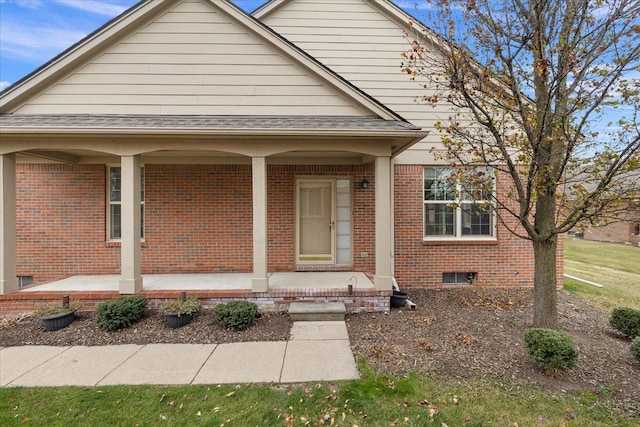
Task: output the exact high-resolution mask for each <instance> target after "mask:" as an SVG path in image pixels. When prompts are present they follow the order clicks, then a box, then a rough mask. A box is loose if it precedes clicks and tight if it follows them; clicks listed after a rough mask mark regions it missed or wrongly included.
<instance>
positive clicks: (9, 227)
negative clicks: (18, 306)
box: [0, 154, 18, 295]
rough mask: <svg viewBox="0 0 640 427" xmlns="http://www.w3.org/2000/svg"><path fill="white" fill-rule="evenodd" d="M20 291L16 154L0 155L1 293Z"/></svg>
mask: <svg viewBox="0 0 640 427" xmlns="http://www.w3.org/2000/svg"><path fill="white" fill-rule="evenodd" d="M17 291H18V277H17V276H16V155H15V154H2V155H0V295H5V294H10V293H11V292H17Z"/></svg>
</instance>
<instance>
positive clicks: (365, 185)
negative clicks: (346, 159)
mask: <svg viewBox="0 0 640 427" xmlns="http://www.w3.org/2000/svg"><path fill="white" fill-rule="evenodd" d="M360 185H362V188H367V187H368V186H369V180H368V179H367V178H362V182H360Z"/></svg>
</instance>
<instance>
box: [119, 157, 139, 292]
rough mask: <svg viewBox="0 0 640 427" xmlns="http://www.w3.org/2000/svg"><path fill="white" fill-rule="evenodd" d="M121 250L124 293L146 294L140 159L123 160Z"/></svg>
mask: <svg viewBox="0 0 640 427" xmlns="http://www.w3.org/2000/svg"><path fill="white" fill-rule="evenodd" d="M120 166H121V171H122V175H121V192H120V194H121V199H120V200H121V207H120V209H121V211H120V215H121V217H120V221H121V223H122V228H121V232H122V237H121V247H120V284H119V288H120V293H121V294H135V293H138V292H140V291H141V290H142V274H141V271H142V268H141V261H140V259H141V250H140V238H141V236H140V227H141V218H140V198H141V194H140V184H141V182H140V156H122V158H121V160H120Z"/></svg>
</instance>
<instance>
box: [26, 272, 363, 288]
mask: <svg viewBox="0 0 640 427" xmlns="http://www.w3.org/2000/svg"><path fill="white" fill-rule="evenodd" d="M142 278H143V290H145V291H170V290H171V291H174V290H178V291H182V290H184V291H190V290H191V291H193V290H209V291H211V290H245V291H250V290H251V278H252V274H251V273H211V274H195V273H194V274H144V275H143V276H142ZM119 279H120V276H119V275H117V274H108V275H90V276H89V275H87V276H71V277H67V278H66V279H62V280H57V281H55V282H50V283H45V284H42V285H34V286H29V287H26V288H24V289H21V290H20V292H41V291H47V292H57V291H62V292H67V291H81V292H88V291H89V292H91V291H115V292H117V291H118V281H119ZM349 284H352V285H353V288H354V290H363V289H367V290H373V289H374V286H373V282H371V280H370V279H369V278H368V277H367V275H366V274H365V273H362V272H353V271H339V272H337V271H326V272H283V273H271V274H270V276H269V289H278V290H282V289H347V286H348V285H349Z"/></svg>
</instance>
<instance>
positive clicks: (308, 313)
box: [289, 302, 347, 321]
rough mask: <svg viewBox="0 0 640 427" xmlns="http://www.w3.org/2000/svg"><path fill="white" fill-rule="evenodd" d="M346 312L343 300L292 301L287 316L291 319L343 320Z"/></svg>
mask: <svg viewBox="0 0 640 427" xmlns="http://www.w3.org/2000/svg"><path fill="white" fill-rule="evenodd" d="M346 312H347V308H346V307H345V305H344V303H343V302H292V303H291V304H289V317H291V320H293V321H323V320H324V321H332V320H344V315H345V313H346Z"/></svg>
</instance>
